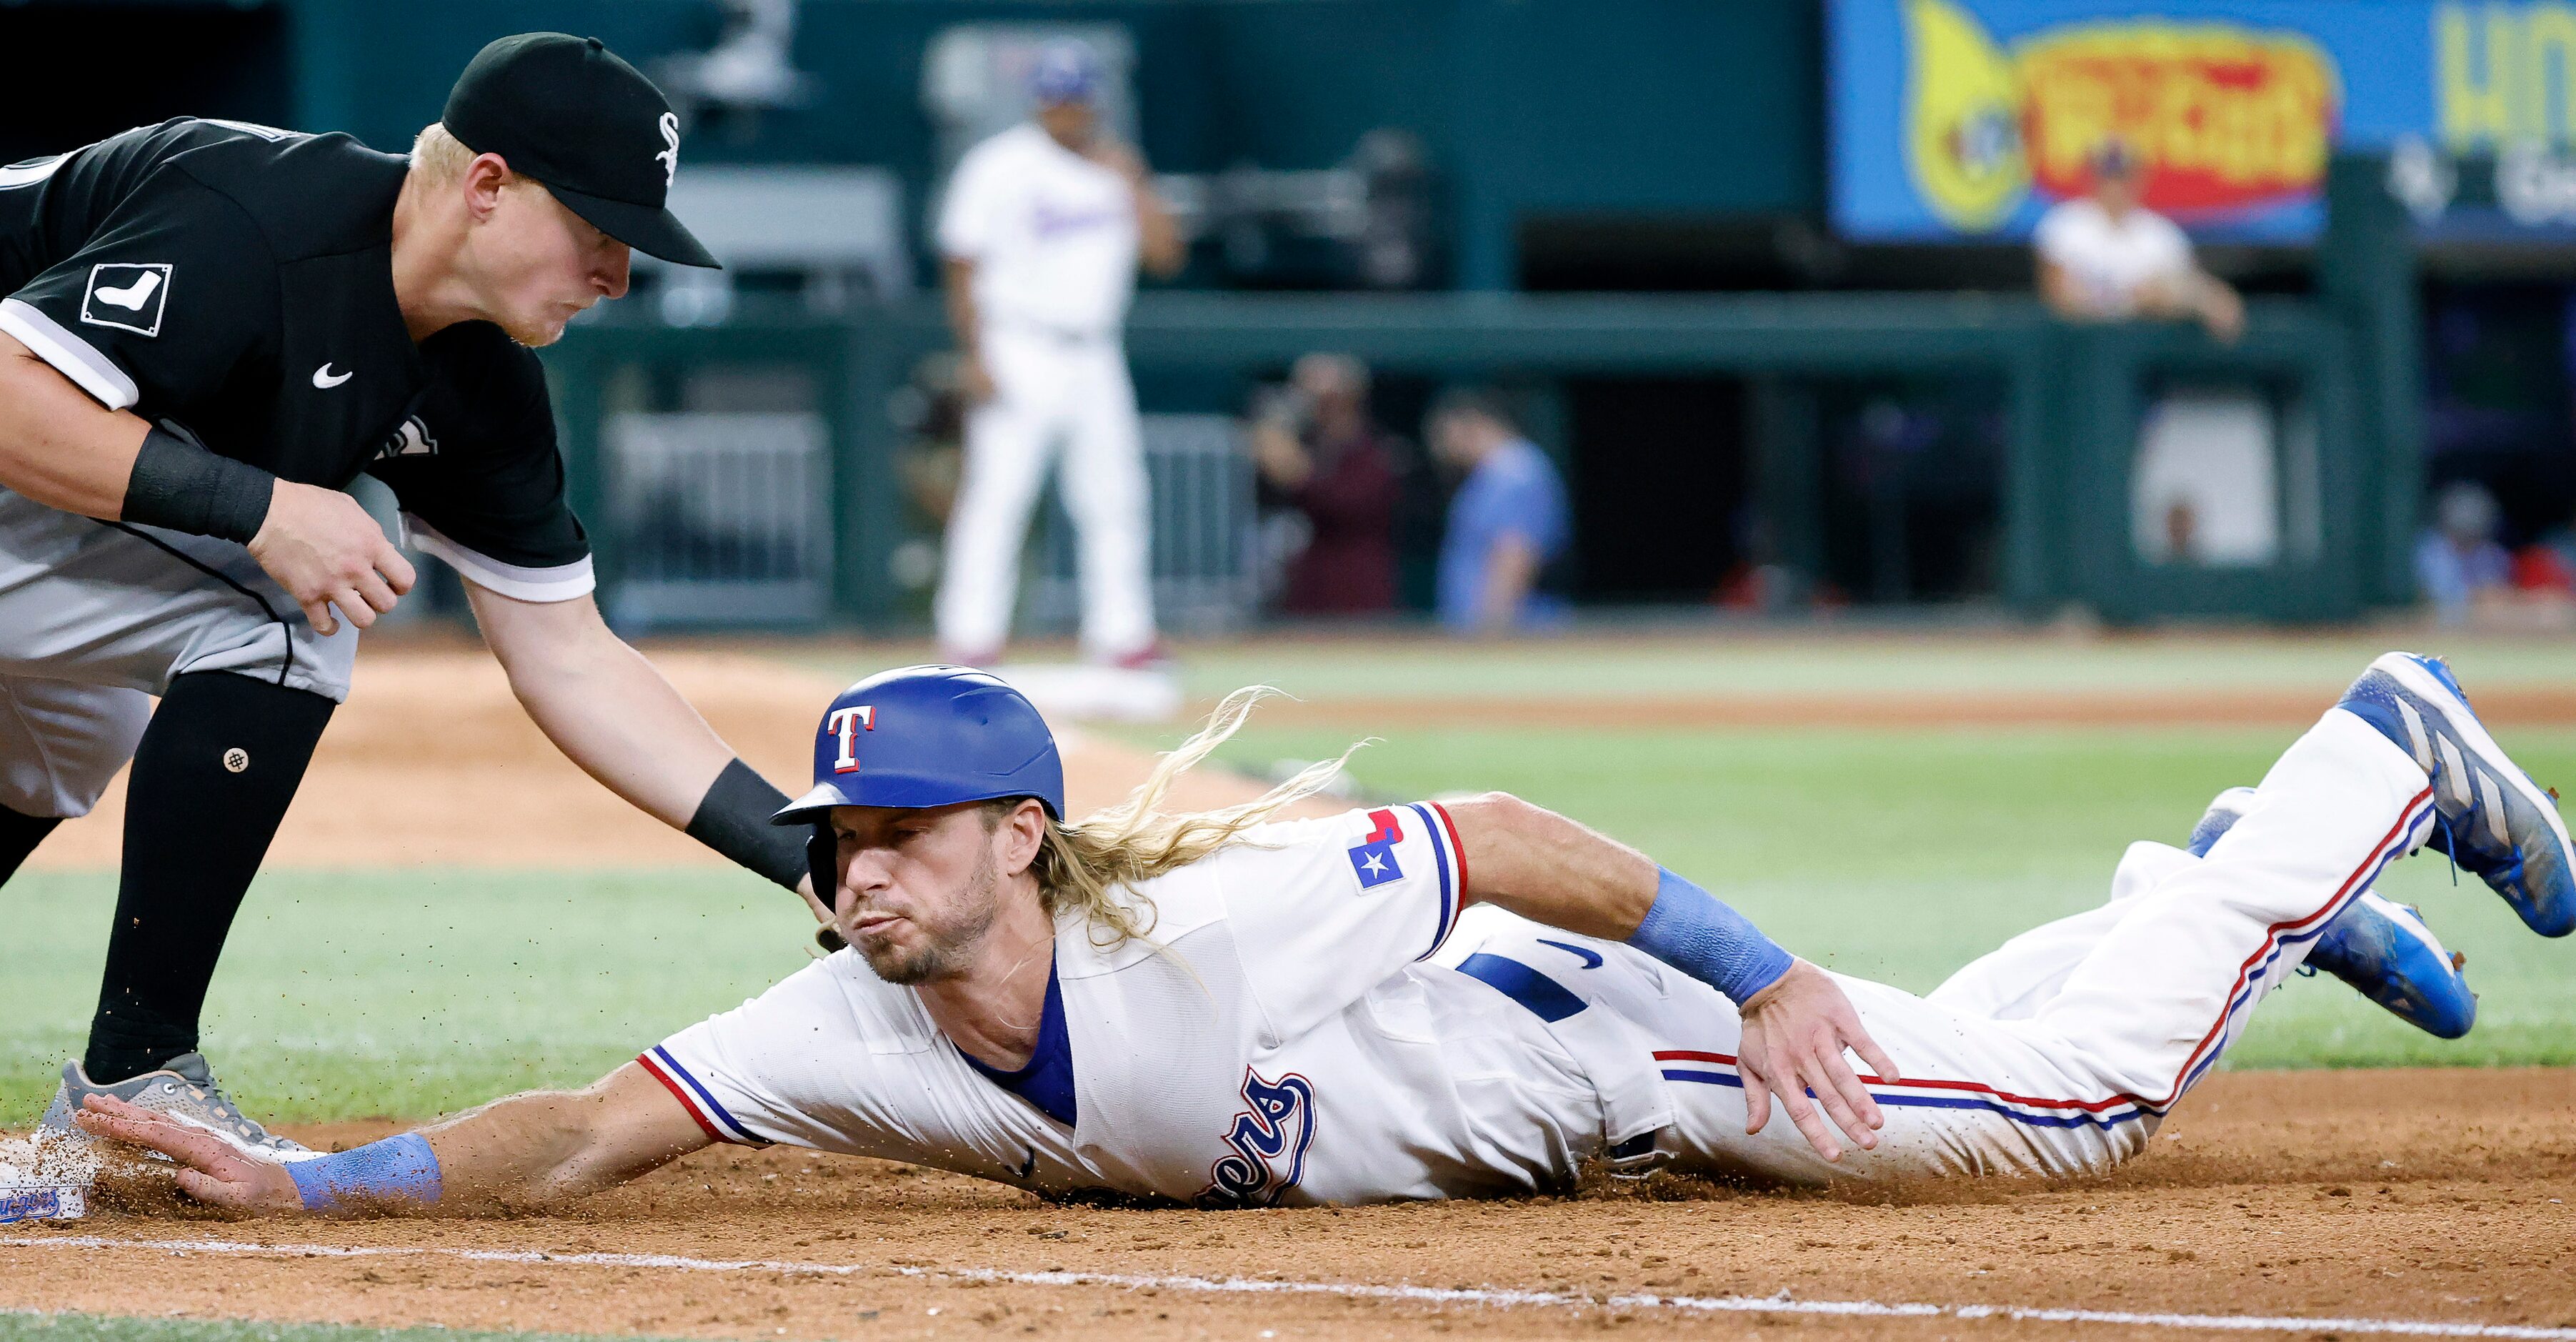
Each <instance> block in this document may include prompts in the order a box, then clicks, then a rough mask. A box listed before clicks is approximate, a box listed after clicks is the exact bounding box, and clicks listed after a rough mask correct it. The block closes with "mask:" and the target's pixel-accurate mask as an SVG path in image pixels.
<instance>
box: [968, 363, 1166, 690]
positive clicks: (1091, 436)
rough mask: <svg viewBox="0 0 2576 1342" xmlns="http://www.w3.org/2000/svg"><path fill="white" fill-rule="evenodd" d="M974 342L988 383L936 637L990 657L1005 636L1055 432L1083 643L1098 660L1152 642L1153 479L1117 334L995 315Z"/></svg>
mask: <svg viewBox="0 0 2576 1342" xmlns="http://www.w3.org/2000/svg"><path fill="white" fill-rule="evenodd" d="M981 352H982V355H983V360H984V368H985V371H986V372H987V373H989V374H990V375H991V377H992V379H993V390H994V394H993V399H992V400H990V401H987V402H986V403H984V404H983V405H981V406H979V407H977V408H976V409H975V410H974V411H973V412H972V413H971V414H969V415H968V416H967V419H966V463H965V478H964V480H963V481H962V482H961V484H960V486H959V489H958V494H957V506H956V510H955V511H954V512H953V513H951V514H950V516H949V519H948V543H947V556H946V564H945V572H944V573H943V574H942V575H941V578H940V583H939V597H938V601H937V603H936V607H935V610H934V617H935V619H936V622H937V625H938V632H939V642H940V646H941V647H943V648H945V649H946V650H947V651H948V652H949V653H950V654H951V655H953V656H961V657H985V656H990V655H993V654H995V653H998V652H999V651H1000V650H1001V648H1002V646H1003V644H1004V643H1005V642H1006V641H1007V640H1008V639H1009V637H1010V631H1011V605H1012V602H1013V599H1014V598H1015V597H1016V596H1017V595H1018V592H1019V583H1020V549H1021V546H1022V544H1023V543H1024V542H1025V540H1026V539H1027V535H1028V527H1029V511H1030V509H1031V508H1032V507H1034V506H1035V505H1036V503H1037V497H1038V486H1039V484H1040V483H1041V482H1043V481H1044V480H1045V478H1046V472H1047V467H1048V465H1049V464H1050V462H1051V460H1052V459H1053V457H1054V454H1055V450H1056V448H1057V446H1058V444H1061V445H1062V446H1063V449H1064V468H1063V472H1062V474H1061V475H1060V476H1059V479H1060V480H1061V481H1062V490H1063V494H1064V503H1065V510H1066V511H1067V512H1068V513H1070V514H1071V515H1072V517H1073V525H1074V530H1075V532H1076V537H1077V557H1078V563H1079V572H1080V575H1081V580H1082V645H1083V650H1084V651H1085V652H1086V653H1088V654H1090V655H1091V656H1094V657H1099V658H1104V659H1110V658H1118V657H1124V656H1127V655H1129V654H1132V653H1136V652H1141V651H1143V650H1144V649H1146V648H1147V647H1150V646H1151V645H1152V644H1153V642H1154V608H1153V596H1152V593H1151V590H1150V588H1149V586H1148V578H1147V573H1146V556H1147V543H1148V535H1147V529H1148V523H1147V519H1146V502H1147V492H1146V489H1147V487H1146V481H1145V460H1144V445H1143V440H1142V438H1141V436H1140V434H1139V432H1138V429H1137V423H1136V391H1135V388H1134V387H1133V386H1132V385H1131V384H1130V383H1129V382H1128V380H1127V358H1126V353H1125V351H1124V350H1122V349H1121V348H1120V347H1119V345H1118V342H1117V339H1116V338H1115V337H1114V336H1108V335H1104V336H1098V337H1077V336H1068V335H1062V334H1058V333H1054V332H1046V331H1034V330H1027V329H1022V328H1015V327H996V328H994V329H991V330H988V331H986V332H984V333H983V337H982V351H981Z"/></svg>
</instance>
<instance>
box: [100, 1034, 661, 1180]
mask: <svg viewBox="0 0 2576 1342" xmlns="http://www.w3.org/2000/svg"><path fill="white" fill-rule="evenodd" d="M77 1121H78V1122H79V1124H80V1125H81V1127H82V1128H83V1129H85V1130H87V1131H89V1132H92V1133H95V1134H97V1135H98V1136H101V1137H108V1138H113V1139H115V1140H118V1141H124V1142H131V1143H133V1144H134V1145H136V1146H141V1147H147V1148H149V1149H151V1150H154V1151H158V1152H160V1153H161V1154H163V1155H165V1156H168V1157H170V1158H171V1159H173V1160H176V1161H178V1162H179V1163H180V1164H181V1165H182V1166H184V1167H185V1168H183V1169H181V1170H180V1171H179V1174H178V1180H179V1187H180V1188H181V1189H182V1190H183V1191H185V1192H186V1193H187V1194H188V1196H190V1197H192V1198H195V1199H196V1200H198V1201H199V1202H204V1203H208V1204H211V1205H213V1206H217V1207H230V1208H234V1209H236V1210H240V1211H247V1212H255V1213H259V1214H261V1215H268V1216H284V1215H293V1214H295V1213H298V1212H387V1211H401V1210H407V1209H414V1208H418V1207H422V1206H428V1205H431V1204H435V1203H438V1202H443V1201H444V1202H456V1201H464V1202H470V1203H482V1204H490V1203H500V1204H505V1205H506V1204H526V1203H536V1202H551V1201H557V1200H560V1199H564V1198H575V1197H582V1196H584V1195H587V1194H591V1193H596V1192H599V1191H600V1190H602V1189H607V1188H614V1187H616V1186H617V1185H619V1184H622V1183H625V1182H627V1181H628V1180H630V1179H634V1178H638V1177H640V1176H642V1175H644V1174H647V1173H649V1172H651V1171H653V1170H655V1169H659V1168H660V1167H662V1166H663V1165H666V1164H668V1163H670V1162H671V1161H674V1160H677V1159H679V1158H680V1157H682V1156H685V1155H687V1154H689V1153H690V1152H692V1151H696V1150H699V1149H701V1148H703V1147H706V1146H708V1145H710V1139H709V1138H708V1136H707V1135H706V1132H705V1130H704V1129H702V1128H700V1127H699V1126H698V1124H697V1120H695V1119H693V1118H691V1117H690V1116H689V1112H688V1110H686V1109H683V1108H681V1107H680V1102H679V1101H678V1100H675V1099H673V1098H672V1097H671V1092H670V1091H668V1090H665V1089H664V1088H663V1087H662V1084H661V1083H660V1082H658V1081H655V1080H654V1079H653V1078H652V1077H651V1076H650V1075H649V1074H647V1073H646V1072H645V1071H644V1069H643V1068H641V1067H639V1066H637V1065H635V1064H634V1063H631V1062H630V1063H628V1064H626V1065H625V1066H623V1067H620V1068H618V1069H617V1070H616V1071H614V1072H611V1073H609V1074H608V1075H607V1076H606V1077H604V1078H602V1079H601V1080H600V1081H599V1082H598V1083H597V1084H595V1085H593V1086H590V1087H589V1088H587V1089H584V1090H577V1091H542V1090H541V1091H530V1092H528V1093H526V1094H524V1095H513V1096H511V1097H509V1098H508V1099H504V1100H494V1101H493V1102H492V1103H490V1104H487V1105H484V1106H483V1107H481V1108H479V1109H473V1110H469V1111H467V1112H465V1113H463V1114H460V1115H458V1116H456V1117H455V1118H451V1119H449V1120H447V1121H446V1122H444V1123H438V1124H434V1125H432V1126H430V1127H426V1128H422V1129H420V1130H419V1131H417V1132H406V1133H403V1134H401V1135H399V1136H394V1137H388V1138H386V1139H385V1140H383V1141H381V1142H371V1143H369V1144H367V1145H365V1146H362V1147H359V1148H357V1149H356V1150H354V1151H343V1152H340V1153H338V1154H336V1155H328V1156H323V1157H320V1158H318V1159H313V1160H304V1161H298V1162H295V1163H293V1164H281V1163H279V1162H277V1161H274V1160H270V1159H268V1158H266V1157H264V1156H258V1155H252V1154H249V1153H247V1152H245V1151H243V1150H242V1149H241V1148H239V1147H236V1146H233V1145H231V1144H230V1143H228V1142H225V1141H223V1140H222V1139H221V1138H218V1137H216V1136H214V1135H213V1134H212V1133H209V1132H207V1131H206V1130H205V1129H203V1128H198V1127H193V1126H190V1125H188V1124H185V1123H181V1122H179V1121H178V1120H176V1119H173V1118H170V1117H168V1116H167V1115H164V1114H159V1113H155V1112H153V1111H152V1110H149V1109H143V1108H139V1107H137V1106H135V1105H131V1104H127V1103H125V1102H124V1101H122V1100H118V1099H113V1098H110V1097H107V1096H103V1095H93V1096H90V1097H89V1099H88V1101H87V1108H86V1109H85V1110H84V1112H82V1113H81V1114H80V1115H79V1116H78V1119H77Z"/></svg>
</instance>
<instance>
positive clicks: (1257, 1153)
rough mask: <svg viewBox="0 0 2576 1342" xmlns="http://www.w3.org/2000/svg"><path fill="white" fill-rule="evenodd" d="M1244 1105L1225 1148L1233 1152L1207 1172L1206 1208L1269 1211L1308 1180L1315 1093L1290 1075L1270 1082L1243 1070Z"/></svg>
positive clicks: (1203, 1197)
mask: <svg viewBox="0 0 2576 1342" xmlns="http://www.w3.org/2000/svg"><path fill="white" fill-rule="evenodd" d="M1242 1093H1243V1102H1244V1104H1245V1105H1246V1106H1248V1107H1247V1108H1246V1109H1245V1110H1244V1112H1242V1113H1239V1114H1236V1115H1235V1116H1234V1125H1233V1126H1232V1127H1231V1128H1229V1129H1228V1130H1227V1131H1226V1134H1225V1144H1226V1145H1227V1146H1228V1147H1231V1148H1232V1150H1231V1151H1230V1152H1228V1153H1227V1154H1226V1155H1223V1156H1220V1157H1218V1158H1217V1162H1216V1164H1215V1165H1213V1166H1210V1167H1209V1169H1208V1179H1209V1183H1208V1186H1207V1189H1206V1191H1204V1192H1202V1193H1200V1194H1199V1196H1198V1204H1199V1205H1200V1206H1202V1207H1208V1208H1230V1207H1270V1206H1275V1205H1277V1204H1278V1202H1279V1199H1280V1198H1282V1197H1284V1196H1286V1194H1287V1192H1288V1190H1289V1189H1292V1188H1295V1187H1296V1186H1297V1181H1298V1180H1300V1179H1303V1178H1305V1177H1306V1148H1307V1147H1308V1146H1310V1145H1312V1144H1313V1143H1314V1140H1315V1087H1314V1085H1313V1083H1311V1082H1309V1081H1307V1080H1306V1078H1304V1077H1302V1076H1299V1075H1297V1074H1296V1073H1295V1072H1290V1073H1288V1074H1287V1075H1285V1076H1282V1077H1280V1078H1279V1079H1278V1080H1276V1081H1272V1080H1270V1079H1268V1078H1267V1077H1264V1076H1263V1075H1261V1073H1260V1072H1258V1071H1255V1070H1254V1069H1252V1068H1249V1067H1246V1068H1244V1069H1243V1092H1242Z"/></svg>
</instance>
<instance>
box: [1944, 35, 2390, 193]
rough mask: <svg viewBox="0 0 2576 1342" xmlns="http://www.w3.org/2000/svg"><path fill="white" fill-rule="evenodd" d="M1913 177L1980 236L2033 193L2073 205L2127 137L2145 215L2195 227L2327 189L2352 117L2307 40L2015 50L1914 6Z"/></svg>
mask: <svg viewBox="0 0 2576 1342" xmlns="http://www.w3.org/2000/svg"><path fill="white" fill-rule="evenodd" d="M1905 26H1906V50H1907V69H1906V85H1907V86H1906V133H1905V146H1906V162H1907V167H1908V169H1909V170H1910V172H1911V175H1912V177H1913V179H1914V184H1915V188H1916V189H1917V190H1918V191H1920V192H1921V193H1922V195H1923V199H1924V202H1925V203H1926V204H1927V205H1929V206H1930V207H1931V209H1932V212H1933V214H1935V215H1936V216H1938V217H1939V218H1940V219H1941V220H1942V222H1944V223H1947V224H1949V225H1950V226H1951V227H1953V228H1958V229H1962V230H1966V231H1970V232H1980V231H1984V230H1986V229H1991V228H1994V227H1996V226H1998V225H2000V224H2002V223H2003V222H2004V220H2005V219H2007V218H2009V217H2010V216H2011V214H2012V212H2013V210H2014V209H2015V208H2017V207H2018V206H2019V205H2020V204H2021V202H2022V200H2023V199H2024V198H2025V197H2026V195H2027V194H2028V192H2029V191H2030V190H2031V188H2032V187H2033V186H2036V187H2037V188H2038V189H2039V190H2040V192H2041V193H2043V194H2045V195H2048V196H2056V197H2063V196H2072V195H2079V194H2081V193H2082V192H2084V191H2085V190H2086V189H2087V187H2088V186H2089V185H2090V180H2089V179H2090V176H2091V171H2090V167H2089V162H2090V159H2091V156H2092V154H2093V152H2094V150H2095V149H2096V148H2097V147H2099V146H2100V145H2101V144H2102V142H2103V141H2104V140H2106V139H2109V138H2112V137H2114V136H2116V137H2118V138H2119V139H2121V140H2123V141H2125V142H2126V143H2128V144H2129V145H2130V146H2131V147H2132V148H2134V149H2136V150H2137V151H2138V152H2139V154H2140V156H2141V157H2142V158H2143V159H2144V160H2145V163H2146V168H2147V178H2146V202H2147V205H2148V206H2149V207H2150V208H2152V209H2156V210H2160V211H2164V212H2167V213H2172V214H2179V215H2183V216H2186V217H2188V216H2192V215H2207V214H2212V213H2219V212H2224V211H2228V210H2236V209H2244V208H2248V207H2253V206H2261V205H2266V204H2272V203H2275V202H2280V201H2289V200H2295V199H2298V198H2300V197H2302V196H2306V195H2310V194H2312V193H2314V192H2316V191H2317V190H2319V189H2320V188H2322V186H2323V185H2324V182H2325V170H2326V156H2327V154H2328V152H2329V150H2330V149H2331V147H2332V145H2333V143H2334V135H2335V127H2336V124H2337V122H2338V120H2339V119H2340V116H2341V112H2342V104H2343V90H2342V82H2341V80H2340V79H2338V78H2337V76H2336V74H2335V68H2334V62H2333V60H2332V59H2331V58H2329V57H2328V56H2327V55H2326V53H2325V51H2324V50H2323V49H2322V48H2320V47H2318V46H2317V44H2316V43H2314V42H2313V41H2311V40H2309V39H2308V38H2307V37H2306V36H2305V35H2303V34H2300V33H2296V32H2288V31H2282V30H2271V31H2259V30H2255V29H2250V28H2245V27H2242V26H2239V25H2237V24H2231V23H2210V22H2202V23H2176V22H2172V21H2168V20H2162V19H2134V20H2132V19H2119V20H2096V21H2087V22H2082V23H2072V24H2067V25H2063V26H2061V27H2056V28H2049V29H2043V30H2041V31H2039V32H2036V33H2032V34H2030V35H2028V36H2026V37H2023V38H2021V39H2019V40H2017V41H2015V42H2014V43H2013V44H2012V46H2011V48H2010V49H2009V50H2007V49H2006V48H2005V47H2004V46H2003V45H2001V44H1999V43H1997V42H1996V41H1995V40H1994V38H1993V37H1992V36H1991V35H1990V34H1988V33H1987V32H1986V31H1985V29H1984V27H1983V26H1982V25H1980V24H1979V23H1978V21H1977V19H1976V16H1975V15H1973V14H1971V13H1969V12H1968V11H1967V10H1966V9H1964V8H1963V7H1961V6H1960V5H1957V4H1955V3H1952V0H1905Z"/></svg>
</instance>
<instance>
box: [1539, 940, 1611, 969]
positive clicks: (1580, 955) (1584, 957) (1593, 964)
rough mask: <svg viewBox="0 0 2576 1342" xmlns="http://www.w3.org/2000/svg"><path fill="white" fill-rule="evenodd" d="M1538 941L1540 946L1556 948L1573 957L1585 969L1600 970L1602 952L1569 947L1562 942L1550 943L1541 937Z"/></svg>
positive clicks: (1580, 947)
mask: <svg viewBox="0 0 2576 1342" xmlns="http://www.w3.org/2000/svg"><path fill="white" fill-rule="evenodd" d="M1537 940H1538V944H1540V945H1542V946H1554V947H1555V948H1557V949H1558V950H1560V951H1563V952H1565V953H1566V954H1568V955H1571V956H1573V957H1574V958H1575V959H1578V960H1581V961H1582V962H1583V967H1584V968H1586V969H1599V968H1600V967H1601V952H1599V951H1596V950H1590V949H1587V948H1585V947H1582V946H1569V945H1567V944H1565V943H1564V942H1562V941H1550V940H1548V939H1547V938H1545V937H1540V938H1538V939H1537Z"/></svg>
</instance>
